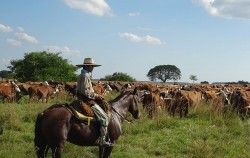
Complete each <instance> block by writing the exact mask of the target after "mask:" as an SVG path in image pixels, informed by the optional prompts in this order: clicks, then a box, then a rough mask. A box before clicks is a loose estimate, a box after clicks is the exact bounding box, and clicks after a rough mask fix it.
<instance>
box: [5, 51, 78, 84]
mask: <svg viewBox="0 0 250 158" xmlns="http://www.w3.org/2000/svg"><path fill="white" fill-rule="evenodd" d="M59 55H60V53H47V52H46V51H43V52H31V53H25V55H24V59H20V60H12V61H11V62H10V64H11V66H9V67H8V68H9V69H10V70H11V71H12V72H14V73H15V78H16V79H17V80H19V81H21V82H25V81H45V80H56V81H75V80H76V78H77V76H76V74H75V73H74V72H75V71H76V70H77V67H75V66H73V65H71V64H68V60H67V59H63V58H62V57H60V56H59Z"/></svg>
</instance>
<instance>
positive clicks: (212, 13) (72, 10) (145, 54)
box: [0, 0, 250, 83]
mask: <svg viewBox="0 0 250 158" xmlns="http://www.w3.org/2000/svg"><path fill="white" fill-rule="evenodd" d="M44 50H48V51H50V52H62V54H61V56H62V57H63V58H65V59H68V60H69V61H70V63H71V64H73V65H76V64H81V63H83V60H84V58H86V57H92V58H94V59H95V62H96V63H98V64H101V65H102V66H101V67H98V68H96V69H95V70H94V72H93V78H97V79H98V78H102V77H104V76H105V75H112V74H113V73H114V72H123V73H127V74H128V75H130V76H132V77H133V78H135V79H136V80H138V81H148V78H147V76H146V75H147V73H148V71H149V70H150V69H151V68H153V67H155V66H157V65H175V66H177V67H178V68H179V69H180V70H181V73H182V76H181V80H179V81H182V82H192V81H191V80H190V79H189V77H190V75H196V76H197V78H198V81H197V82H200V81H209V82H210V83H211V82H222V81H224V82H230V81H236V82H237V81H240V80H244V81H250V71H249V69H250V0H42V1H34V0H25V1H20V0H8V1H2V2H1V5H0V60H1V61H0V70H7V67H6V66H7V65H9V61H10V60H14V59H23V57H24V53H30V52H33V51H44ZM78 72H79V71H78ZM78 72H77V73H78Z"/></svg>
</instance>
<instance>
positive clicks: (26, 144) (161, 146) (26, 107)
mask: <svg viewBox="0 0 250 158" xmlns="http://www.w3.org/2000/svg"><path fill="white" fill-rule="evenodd" d="M115 96H116V94H114V93H112V94H109V95H108V96H107V98H108V99H113V98H114V97H115ZM26 102H27V100H25V99H24V100H23V101H22V102H21V103H19V104H14V103H13V104H11V103H8V104H0V123H1V124H2V126H3V128H4V132H3V134H2V135H0V157H1V158H23V157H28V158H33V157H35V148H34V144H33V139H34V122H35V119H36V115H37V113H39V112H41V111H42V110H44V109H45V108H47V107H48V106H50V105H52V104H53V103H55V101H53V100H52V101H51V102H50V103H48V104H45V103H31V104H27V103H26ZM62 102H67V101H66V100H63V101H62ZM211 109H212V108H211V105H201V106H200V107H199V108H197V109H196V110H195V111H194V110H190V112H189V114H188V117H186V118H178V117H175V118H173V117H170V116H168V115H167V114H166V113H165V112H164V111H161V112H160V113H159V114H158V115H157V116H156V117H154V119H148V118H147V116H146V113H145V111H142V117H141V119H139V120H134V121H133V123H131V124H129V123H127V122H124V123H123V126H122V128H123V134H122V135H121V137H120V138H119V139H118V141H117V144H116V145H115V147H114V149H113V151H112V154H111V158H154V157H159V158H176V157H178V158H221V157H224V158H234V157H237V158H248V157H250V152H249V150H250V137H249V134H250V121H249V120H247V121H241V120H240V118H239V117H238V116H237V115H236V114H235V112H233V111H232V110H231V109H230V107H226V108H225V110H224V112H223V113H214V112H213V110H211ZM128 117H129V118H131V116H130V115H129V116H128ZM49 155H51V153H49ZM63 157H64V158H82V157H88V158H92V157H93V158H96V157H98V147H80V146H76V145H74V144H70V143H68V142H67V143H66V145H65V149H64V153H63Z"/></svg>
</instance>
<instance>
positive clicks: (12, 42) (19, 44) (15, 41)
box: [6, 39, 22, 47]
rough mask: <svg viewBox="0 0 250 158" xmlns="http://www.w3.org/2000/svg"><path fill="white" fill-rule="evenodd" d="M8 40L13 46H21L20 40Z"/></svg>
mask: <svg viewBox="0 0 250 158" xmlns="http://www.w3.org/2000/svg"><path fill="white" fill-rule="evenodd" d="M6 42H7V43H8V44H10V45H12V46H16V47H17V46H21V45H22V43H21V42H20V41H18V40H15V39H7V40H6Z"/></svg>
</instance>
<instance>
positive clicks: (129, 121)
mask: <svg viewBox="0 0 250 158" xmlns="http://www.w3.org/2000/svg"><path fill="white" fill-rule="evenodd" d="M133 101H134V102H135V103H136V99H135V96H134V95H133ZM111 109H112V110H114V112H115V113H116V114H117V115H119V116H120V117H121V118H123V119H124V120H125V121H127V122H128V123H132V120H129V119H127V118H125V117H123V116H122V115H121V114H120V113H119V112H117V110H116V109H115V108H114V107H113V106H111Z"/></svg>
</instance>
